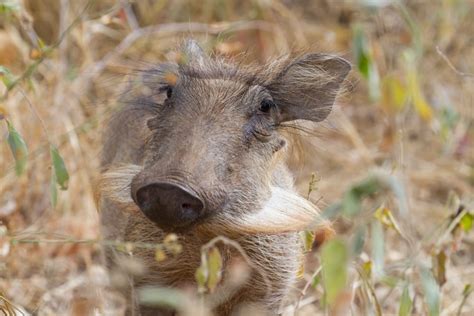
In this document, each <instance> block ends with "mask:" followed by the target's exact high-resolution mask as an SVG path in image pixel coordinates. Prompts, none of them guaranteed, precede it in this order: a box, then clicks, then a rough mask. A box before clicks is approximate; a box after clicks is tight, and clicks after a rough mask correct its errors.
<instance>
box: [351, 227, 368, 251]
mask: <svg viewBox="0 0 474 316" xmlns="http://www.w3.org/2000/svg"><path fill="white" fill-rule="evenodd" d="M366 233H367V227H366V226H365V225H362V226H360V227H358V228H357V230H356V232H355V234H354V238H353V240H352V254H353V256H359V255H360V254H361V253H362V251H363V250H364V244H365V238H366V236H365V235H366Z"/></svg>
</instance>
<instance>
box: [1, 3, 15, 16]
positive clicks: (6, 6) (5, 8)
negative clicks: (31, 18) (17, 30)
mask: <svg viewBox="0 0 474 316" xmlns="http://www.w3.org/2000/svg"><path fill="white" fill-rule="evenodd" d="M18 10H20V4H19V3H18V1H14V0H2V1H1V2H0V14H11V13H13V12H15V11H18Z"/></svg>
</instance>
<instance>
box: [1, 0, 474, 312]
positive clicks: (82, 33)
mask: <svg viewBox="0 0 474 316" xmlns="http://www.w3.org/2000/svg"><path fill="white" fill-rule="evenodd" d="M363 2H367V3H368V2H373V3H382V2H387V3H388V2H390V1H378V2H377V1H360V3H359V2H357V1H324V0H319V1H305V0H300V1H295V2H292V1H244V2H243V3H241V2H239V1H221V0H206V1H204V2H191V1H184V0H178V1H168V0H162V1H136V2H134V3H133V5H130V4H128V2H127V1H118V0H117V1H112V0H110V1H109V0H101V1H99V0H96V1H89V2H87V1H67V0H60V1H59V0H58V1H35V0H30V1H28V0H25V1H23V5H19V6H18V7H17V8H14V9H13V10H12V11H9V10H6V12H4V13H0V65H1V66H4V67H6V68H8V69H9V70H10V71H11V73H12V74H11V75H7V74H3V75H1V70H0V79H3V83H4V84H3V85H2V83H1V82H0V95H2V96H3V97H0V117H5V118H6V119H8V120H9V121H10V122H11V123H12V125H13V126H14V127H15V128H16V130H17V131H18V132H19V133H20V134H21V135H22V136H23V138H24V140H25V142H26V144H27V146H28V150H29V156H28V164H27V169H26V172H24V173H23V174H22V175H21V176H17V175H16V174H15V168H14V166H15V161H14V159H13V157H12V155H11V153H10V149H9V147H8V143H7V128H6V126H7V125H6V124H5V122H6V121H5V119H3V120H0V125H1V127H0V129H1V133H0V140H1V142H2V144H1V145H0V258H1V260H0V276H1V278H0V295H1V296H0V306H1V305H2V304H3V305H4V306H7V307H9V309H7V312H11V313H14V312H13V310H15V308H16V309H17V310H18V309H21V310H23V311H24V312H26V311H28V312H29V313H33V314H40V315H54V314H57V315H64V314H65V313H70V314H74V315H84V314H87V313H88V312H91V311H92V310H93V309H94V308H96V307H97V306H99V304H100V303H101V302H99V301H98V299H97V297H98V296H97V295H96V293H97V291H99V290H100V289H101V288H103V287H104V286H105V285H106V275H105V272H104V270H103V268H102V266H101V261H100V251H99V246H100V243H99V242H96V239H97V238H98V216H97V213H96V208H95V205H94V199H93V192H92V188H93V183H94V178H95V177H96V174H97V170H98V154H99V148H100V130H101V122H102V121H103V120H104V118H105V117H106V116H107V113H109V112H110V111H111V109H113V106H114V104H113V101H114V98H115V97H116V96H117V93H118V92H117V86H118V85H119V84H120V82H121V81H122V79H123V77H124V74H127V73H131V72H133V71H135V70H136V69H137V68H139V69H140V68H143V67H144V66H146V65H147V63H151V62H156V61H157V60H163V59H166V58H172V56H171V55H172V49H173V48H174V47H175V46H176V43H178V42H179V41H180V40H181V39H183V38H186V37H195V38H197V39H199V40H200V41H201V42H202V43H204V45H205V48H206V49H207V50H209V51H212V52H215V53H216V54H224V55H228V56H232V57H239V56H240V55H241V54H242V52H243V51H246V55H245V58H246V59H248V60H252V61H254V60H257V61H264V60H266V59H268V58H271V57H272V56H275V55H278V54H281V53H284V52H287V51H289V50H291V49H299V48H306V49H307V48H309V49H313V50H319V51H329V52H337V53H340V54H342V55H343V56H345V57H348V58H350V59H352V60H353V62H354V64H355V67H354V71H353V74H352V77H351V78H350V82H349V88H350V89H349V90H350V91H348V93H346V95H345V96H343V98H341V99H340V101H339V104H338V105H337V106H336V108H335V110H334V112H333V114H331V116H330V118H329V121H328V122H325V123H323V124H321V125H319V126H309V128H310V129H311V130H312V131H313V132H312V133H311V134H312V135H308V136H306V137H304V138H302V140H301V144H300V145H301V146H302V148H303V149H304V153H305V155H304V157H294V158H295V159H293V160H292V167H293V170H294V171H295V173H296V175H297V184H298V186H299V187H300V188H301V192H302V194H306V192H307V190H308V183H309V181H310V178H311V173H313V172H315V173H316V175H317V176H316V178H317V179H319V181H317V182H316V183H315V185H314V186H315V189H314V190H313V192H312V193H311V199H312V200H313V201H314V202H317V203H318V205H319V206H320V207H321V208H322V209H324V208H326V207H328V206H330V205H334V203H337V202H339V201H341V200H342V199H343V196H344V193H345V192H347V191H348V190H350V189H351V188H353V186H354V185H355V184H356V183H358V181H360V180H362V179H364V178H367V176H368V175H369V174H370V173H371V172H373V171H374V170H378V171H379V172H383V173H384V174H389V175H391V177H393V178H394V179H396V180H397V181H398V182H397V183H398V187H399V188H402V189H403V190H404V192H405V193H404V194H401V195H400V194H399V195H398V196H397V195H394V194H392V193H389V192H386V191H383V192H380V193H379V194H376V195H371V196H370V197H369V198H367V199H365V200H364V203H363V204H362V205H363V211H362V212H360V213H358V214H357V215H356V216H354V217H350V216H347V215H346V216H343V215H341V214H339V215H338V216H337V217H336V218H335V227H336V230H337V235H338V236H339V237H338V238H339V239H342V240H345V241H347V242H348V244H350V243H351V242H352V240H353V239H354V236H356V235H357V234H356V232H357V231H359V230H360V229H361V228H364V227H371V229H372V230H371V234H369V235H368V236H369V237H368V238H367V240H366V242H365V244H364V245H363V250H362V253H361V254H358V255H357V256H354V257H352V258H351V265H350V269H349V279H350V284H348V286H347V287H346V289H345V290H344V291H343V292H342V293H339V294H340V295H339V297H338V299H337V301H336V305H335V306H336V307H337V308H339V309H340V313H341V315H343V314H349V311H348V310H347V309H345V310H344V308H350V309H351V310H352V312H353V313H354V314H356V315H358V314H361V315H362V314H369V313H370V314H377V313H378V311H377V308H380V310H381V311H382V312H383V314H384V315H391V314H397V313H398V308H399V305H400V296H401V293H402V290H403V288H404V285H405V284H409V294H410V297H411V298H413V297H414V298H415V301H414V309H413V314H416V315H420V314H428V307H427V304H426V303H425V298H426V295H425V292H426V290H423V282H421V281H420V271H421V270H420V267H424V266H426V267H431V266H432V261H433V258H434V261H436V259H439V258H440V253H444V254H446V256H447V260H446V265H445V270H446V271H445V273H438V274H436V276H437V277H436V278H435V279H436V281H437V282H438V283H439V284H440V285H441V314H442V315H455V314H456V313H457V312H458V308H459V306H460V305H461V304H462V301H463V294H462V292H463V289H464V287H465V285H466V284H473V283H474V238H473V237H474V236H473V233H472V232H473V231H474V230H473V229H471V230H470V232H464V231H462V229H461V228H460V226H459V225H457V223H458V221H459V220H460V219H461V217H462V216H459V215H460V214H457V212H458V211H459V212H461V215H464V214H469V212H470V214H473V211H474V151H473V143H474V110H473V106H474V104H473V100H474V85H473V83H474V79H473V75H472V73H473V72H474V58H473V57H474V43H473V41H474V39H473V36H472V30H474V22H473V19H472V16H473V15H474V7H473V5H472V2H471V1H470V0H464V1H463V0H457V1H450V0H440V1H428V0H426V1H421V0H417V1H405V2H406V3H405V4H402V5H400V4H396V1H393V3H392V4H388V5H386V6H379V7H373V8H369V7H367V6H364V5H363V4H362V3H363ZM6 3H16V1H7V2H6ZM2 6H4V7H6V6H5V4H3V2H0V12H2V9H1V8H3V7H2ZM86 6H87V7H86ZM84 8H85V9H84ZM189 21H192V22H189ZM356 26H358V27H359V28H360V29H361V30H362V31H363V34H364V35H365V38H366V39H367V40H368V43H367V44H366V46H365V48H366V49H368V54H369V55H370V56H371V59H372V64H374V65H376V66H377V69H378V73H379V75H380V79H381V88H380V89H376V90H375V91H376V92H377V91H380V92H381V97H380V98H378V99H372V100H371V99H370V98H369V95H370V93H373V92H374V90H373V88H371V85H370V84H369V82H368V80H366V79H364V77H363V76H361V74H360V72H359V70H360V69H359V68H358V67H357V62H358V60H356V59H354V58H353V57H352V56H353V54H352V53H353V51H354V47H353V46H352V40H353V37H354V32H355V31H354V28H355V27H356ZM40 39H41V40H40ZM58 39H60V40H58ZM407 52H409V53H412V54H413V55H414V56H415V58H416V62H414V63H413V64H410V59H409V57H406V56H407ZM409 53H408V55H409ZM413 76H415V77H416V78H415V79H413ZM369 78H373V77H369ZM390 78H392V79H393V78H396V79H397V80H398V81H397V82H402V83H403V82H405V83H407V86H405V87H403V88H402V90H403V91H410V90H411V89H415V90H416V87H419V90H420V91H421V94H422V95H423V98H424V100H425V101H426V102H425V103H426V105H427V106H428V111H429V113H428V114H427V112H426V111H427V110H426V107H425V108H424V107H423V104H422V103H423V102H421V101H419V100H418V101H419V102H417V100H416V96H415V94H416V93H412V95H411V101H407V102H403V105H397V102H396V101H394V100H393V98H392V99H391V98H390V95H391V94H390V93H392V95H393V93H394V92H393V91H395V90H393V89H392V90H390V88H389V86H390V84H391V82H393V81H394V80H392V81H390V80H391V79H390ZM9 80H10V81H11V80H13V84H12V82H8V81H9ZM414 80H415V81H416V83H413V81H414ZM369 81H370V79H369ZM413 86H416V87H415V88H414V87H413ZM313 134H314V135H313ZM314 136H316V137H314ZM50 145H54V146H57V147H58V148H59V151H60V153H61V155H62V156H63V157H64V160H65V162H66V165H67V169H68V171H69V174H70V180H69V188H68V190H66V191H60V193H59V198H58V203H57V205H56V206H54V207H53V206H52V204H51V198H50V189H49V188H50V178H51V172H52V171H51V168H52V167H51V162H50V158H49V147H50ZM400 200H406V203H407V207H408V209H407V210H406V212H403V210H402V209H401V207H400V205H403V203H402V201H400ZM381 205H383V206H385V207H386V208H387V209H388V210H389V213H385V215H387V214H393V217H394V218H395V221H396V223H397V225H398V228H399V229H398V231H397V229H394V227H393V223H392V222H390V220H388V221H387V219H386V218H382V219H380V218H381V217H380V216H379V219H380V220H375V221H374V220H373V215H372V214H373V212H374V210H375V209H377V208H379V207H380V206H381ZM463 210H464V211H463ZM456 214H457V215H458V216H457V217H456ZM450 218H454V221H451V222H449V219H450ZM374 222H375V223H381V224H382V225H380V226H378V224H373V223H374ZM391 223H392V224H391ZM374 227H382V229H383V231H382V232H383V233H382V236H384V245H382V247H383V249H384V250H385V251H383V252H380V250H378V252H377V250H374V249H380V248H377V243H376V242H374V239H378V238H380V237H381V236H380V232H379V233H377V232H376V230H377V228H374ZM374 229H375V230H374ZM373 237H375V238H373ZM319 257H320V254H319V252H317V253H315V254H311V255H309V256H308V258H309V259H308V264H307V267H306V273H305V275H304V279H305V280H303V281H302V282H301V283H302V284H301V286H300V289H303V288H305V290H304V293H305V295H304V297H301V298H300V299H301V301H300V303H299V314H300V315H313V314H324V313H325V312H327V310H326V311H325V308H323V307H321V306H322V305H323V304H322V303H321V302H322V298H323V297H324V295H323V287H322V286H321V285H318V286H316V287H315V288H313V287H311V286H306V287H305V284H306V280H309V281H311V278H312V276H314V275H315V274H313V272H314V271H315V270H316V268H317V267H316V266H315V265H316V264H317V262H318V261H319V259H317V258H319ZM377 257H381V258H377ZM377 260H378V261H377ZM380 260H381V261H380ZM368 262H370V263H371V264H372V269H371V272H372V275H371V276H367V275H364V274H363V273H362V274H360V273H358V272H357V271H359V272H360V271H361V269H362V270H363V268H364V267H366V268H367V267H368V266H369V265H368V264H367V263H368ZM380 262H383V263H384V266H383V271H384V272H385V274H377V273H376V271H374V269H375V268H374V267H375V266H377V265H378V264H380ZM433 266H434V265H433ZM442 266H443V265H442ZM441 270H442V269H441ZM316 271H317V270H316ZM365 271H367V270H365ZM443 274H444V275H443ZM443 278H444V279H445V282H444V283H443V282H442V281H443ZM299 296H301V295H296V297H299ZM375 298H376V299H375ZM103 301H105V302H106V304H107V306H106V310H108V311H110V313H111V314H119V313H120V309H121V307H120V306H122V305H121V303H122V301H121V298H120V297H116V296H115V295H114V294H107V295H106V297H105V298H104V299H103ZM102 303H103V302H102ZM336 307H334V306H333V309H332V313H336V312H337V311H336V309H337V308H336ZM293 309H294V308H292V306H289V307H288V309H287V310H286V313H287V314H292V313H293V312H294V311H293ZM7 312H6V313H7ZM473 313H474V304H473V300H472V297H471V299H469V298H468V299H466V300H465V304H464V306H463V309H462V313H461V314H462V315H472V314H473Z"/></svg>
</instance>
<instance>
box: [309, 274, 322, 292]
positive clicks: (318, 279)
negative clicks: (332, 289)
mask: <svg viewBox="0 0 474 316" xmlns="http://www.w3.org/2000/svg"><path fill="white" fill-rule="evenodd" d="M319 283H321V273H318V274H316V275H315V276H314V277H313V279H312V280H311V287H312V288H313V289H315V288H316V287H317V286H318V284H319Z"/></svg>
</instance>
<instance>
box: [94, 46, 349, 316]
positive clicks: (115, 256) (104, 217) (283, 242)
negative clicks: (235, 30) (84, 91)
mask: <svg viewBox="0 0 474 316" xmlns="http://www.w3.org/2000/svg"><path fill="white" fill-rule="evenodd" d="M350 68H351V67H350V64H349V63H348V62H347V61H345V60H344V59H342V58H340V57H337V56H332V55H326V54H318V53H306V54H300V55H293V56H291V55H290V56H285V57H281V58H279V59H278V60H276V61H272V62H270V63H268V64H266V65H264V66H263V67H261V66H242V65H236V64H234V63H233V62H232V61H228V60H224V59H221V58H218V57H209V56H207V55H206V54H205V53H204V52H203V50H202V49H201V48H200V47H199V45H198V44H197V43H196V42H194V41H187V42H186V43H185V44H184V45H183V47H182V48H181V58H180V61H179V62H176V63H172V62H169V63H162V64H158V65H156V67H153V68H152V69H149V70H145V71H143V72H142V73H141V75H140V78H141V80H140V81H139V83H138V87H137V84H135V86H134V87H132V88H130V91H128V92H127V93H124V97H123V100H122V101H121V102H122V103H123V107H122V108H121V109H120V111H118V112H117V113H115V114H114V115H113V117H112V118H111V120H110V122H109V123H108V125H107V128H106V132H105V139H104V147H103V155H102V173H101V180H100V183H99V186H98V197H97V199H98V207H99V209H100V214H101V221H102V227H103V236H104V238H105V239H108V240H110V239H112V240H121V241H126V242H131V243H133V242H141V243H143V242H146V243H158V244H159V243H161V242H162V241H163V238H164V236H166V235H167V234H168V233H170V232H173V233H175V234H176V235H177V236H178V237H179V242H180V244H181V245H182V247H183V249H182V251H181V252H180V253H179V254H177V255H175V256H168V259H167V260H163V261H157V260H156V259H155V251H154V250H153V249H146V248H145V249H144V248H140V247H137V248H134V249H133V251H132V252H133V257H134V258H137V259H140V260H141V261H142V262H143V263H144V265H145V266H146V272H145V273H143V274H142V275H141V276H138V277H135V278H134V279H133V284H134V286H133V287H135V288H136V287H137V286H143V285H156V286H164V287H174V288H180V287H183V286H185V285H193V284H195V283H196V281H195V272H196V269H197V268H198V267H199V265H200V261H201V247H202V246H203V245H204V244H206V243H208V242H209V241H210V240H212V239H213V238H215V237H216V236H219V235H222V236H226V238H229V239H232V240H234V241H236V242H238V243H239V245H240V246H241V249H240V250H242V249H243V251H245V253H246V258H247V259H248V260H249V261H250V263H251V267H252V268H251V272H250V276H249V278H248V279H247V280H246V281H245V282H243V284H241V286H239V287H238V288H231V287H229V286H227V287H226V285H225V284H226V275H227V274H226V272H225V271H226V267H229V266H230V264H231V263H232V262H233V260H234V259H235V258H236V257H239V256H241V254H239V253H238V252H237V251H235V249H232V247H228V246H223V247H222V248H220V249H221V253H222V258H223V270H224V274H223V281H222V282H221V285H219V286H220V287H221V288H220V290H219V288H218V291H217V293H219V294H221V296H220V298H219V300H217V302H218V303H215V306H214V312H215V313H217V314H218V315H228V314H232V313H236V311H237V309H238V306H242V304H244V305H245V304H255V305H258V306H260V307H261V308H263V309H264V310H266V311H267V312H268V313H269V314H277V313H278V311H279V308H281V305H282V303H283V302H284V299H285V297H286V296H287V295H288V293H289V291H290V289H291V287H292V286H293V285H294V282H295V280H296V275H297V271H298V269H299V268H300V265H301V260H302V245H301V242H300V238H299V235H298V231H301V230H303V229H305V228H307V227H308V226H309V225H312V229H321V228H322V227H325V226H326V225H327V223H326V222H325V221H324V220H322V219H321V218H319V217H318V211H317V209H316V207H315V206H314V205H313V204H311V203H310V202H308V201H307V200H306V199H304V198H302V197H300V196H298V195H297V194H296V193H295V190H294V189H293V183H292V177H291V175H290V172H289V171H288V169H287V166H286V164H285V157H286V156H287V155H288V150H286V148H287V147H288V146H287V141H288V137H285V136H284V133H283V132H282V131H283V129H284V127H285V126H286V127H287V126H288V125H287V124H288V123H289V122H292V121H295V120H309V121H313V122H319V121H322V120H323V119H325V118H326V117H327V116H328V114H329V113H330V111H331V107H332V105H333V103H334V100H335V97H336V95H337V93H338V91H339V89H340V87H341V84H342V82H343V81H344V78H345V77H346V75H347V74H348V72H349V71H350ZM140 88H143V89H140ZM133 91H135V92H133ZM136 91H141V92H140V93H136ZM289 154H291V153H289ZM106 256H107V258H108V261H109V264H110V265H111V266H112V267H113V266H114V264H115V265H116V264H117V261H120V258H121V256H123V252H120V251H117V250H114V249H108V250H107V251H106ZM234 261H235V260H234ZM130 293H136V291H133V290H131V291H130ZM133 295H134V294H132V295H129V297H130V296H131V297H133ZM132 301H134V299H131V302H130V311H131V312H133V311H135V312H137V313H138V311H139V312H141V313H142V314H147V313H148V312H150V314H154V315H156V314H160V313H166V311H165V310H160V309H150V307H143V306H142V307H140V306H139V304H138V303H132Z"/></svg>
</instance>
